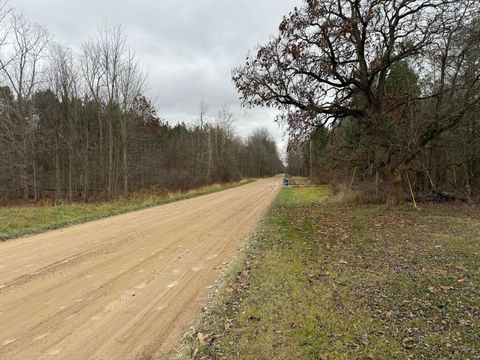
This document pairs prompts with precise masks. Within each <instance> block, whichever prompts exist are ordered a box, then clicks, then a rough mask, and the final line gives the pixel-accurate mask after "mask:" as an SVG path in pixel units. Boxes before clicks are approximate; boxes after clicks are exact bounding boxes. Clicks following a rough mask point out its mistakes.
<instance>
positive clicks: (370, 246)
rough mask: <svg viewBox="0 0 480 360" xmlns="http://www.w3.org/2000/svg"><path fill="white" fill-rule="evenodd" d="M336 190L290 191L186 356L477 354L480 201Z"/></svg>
mask: <svg viewBox="0 0 480 360" xmlns="http://www.w3.org/2000/svg"><path fill="white" fill-rule="evenodd" d="M328 196H329V195H328V189H326V188H323V187H319V188H316V189H315V190H311V188H299V189H284V190H283V191H282V193H281V194H280V195H279V197H278V199H277V200H276V201H275V203H274V204H273V205H272V206H271V207H270V209H269V210H268V212H267V214H266V216H265V218H264V219H263V221H262V223H261V224H260V226H259V229H258V231H257V232H256V234H255V235H254V236H253V239H252V241H251V242H250V245H249V247H248V248H247V249H246V250H245V252H244V254H243V255H242V256H241V257H240V258H239V259H238V260H237V262H236V263H235V265H234V267H233V268H232V269H231V270H230V272H229V275H228V279H227V285H226V286H225V287H224V289H223V290H221V291H220V293H219V294H218V295H217V297H216V299H215V301H214V302H213V304H214V305H213V306H212V307H211V309H210V310H209V311H208V312H207V313H206V315H205V316H204V318H203V320H202V321H201V323H200V324H199V325H198V327H197V330H196V333H195V334H196V335H192V336H190V338H189V340H188V341H187V342H188V344H187V345H186V346H185V347H184V348H183V349H184V352H183V355H182V356H183V358H195V359H321V360H325V359H363V360H374V359H480V270H479V267H478V264H479V263H480V220H479V219H480V217H479V216H478V215H479V211H478V209H474V208H467V207H465V206H454V207H452V206H429V207H425V208H424V210H423V211H421V212H418V211H415V210H413V209H410V208H406V207H405V208H397V209H392V210H386V209H384V208H382V207H376V206H365V205H363V206H353V205H345V204H342V203H338V202H336V201H325V200H326V199H327V198H328ZM185 349H186V350H185Z"/></svg>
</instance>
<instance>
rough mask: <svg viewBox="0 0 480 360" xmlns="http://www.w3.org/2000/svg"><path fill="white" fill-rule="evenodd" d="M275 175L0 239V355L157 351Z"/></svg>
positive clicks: (183, 322)
mask: <svg viewBox="0 0 480 360" xmlns="http://www.w3.org/2000/svg"><path fill="white" fill-rule="evenodd" d="M279 183H280V179H279V178H274V179H266V180H259V181H257V182H255V183H252V184H248V185H244V186H241V187H238V188H234V189H230V190H226V191H222V192H218V193H215V194H211V195H206V196H201V197H198V198H194V199H190V200H185V201H180V202H176V203H172V204H168V205H164V206H159V207H155V208H150V209H147V210H142V211H137V212H133V213H129V214H125V215H120V216H116V217H112V218H107V219H103V220H98V221H94V222H90V223H86V224H81V225H76V226H72V227H69V228H65V229H61V230H56V231H52V232H48V233H45V234H40V235H35V236H30V237H26V238H22V239H17V240H11V241H8V242H5V243H0V359H8V360H15V359H22V360H29V359H68V360H73V359H82V360H83V359H105V360H107V359H108V360H110V359H142V358H162V354H164V353H166V352H168V351H169V350H171V348H172V346H173V345H174V344H175V343H176V342H177V341H178V340H179V338H180V337H181V335H182V334H183V332H184V331H185V330H186V329H187V328H188V326H189V325H191V324H192V322H193V321H194V319H195V317H196V316H197V314H198V312H199V310H200V308H201V307H202V306H203V305H204V304H205V300H206V296H207V294H208V292H209V290H208V287H210V286H211V285H212V284H213V283H214V280H215V278H216V277H217V276H218V275H219V271H221V270H220V268H222V264H224V263H225V262H228V261H229V260H230V259H231V257H232V256H233V255H234V254H235V252H236V251H237V249H238V248H239V246H240V245H241V243H242V240H243V239H244V238H245V236H246V235H247V234H248V232H249V231H250V230H251V229H252V227H253V226H254V224H255V223H256V221H257V219H258V217H259V216H260V215H261V213H262V212H263V210H264V209H265V208H266V207H267V205H268V204H269V203H270V202H271V201H272V199H273V198H274V197H275V196H276V194H277V192H278V191H279V188H280V186H279Z"/></svg>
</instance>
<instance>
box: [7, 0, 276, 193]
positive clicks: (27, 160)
mask: <svg viewBox="0 0 480 360" xmlns="http://www.w3.org/2000/svg"><path fill="white" fill-rule="evenodd" d="M146 81H147V78H146V75H145V73H144V72H143V71H142V70H141V66H140V64H139V62H138V59H137V58H136V57H135V54H134V52H133V51H132V50H131V49H130V48H129V47H128V46H127V38H126V34H125V31H124V29H123V28H122V27H121V26H113V27H104V28H102V29H101V30H100V31H99V32H98V34H96V36H94V37H92V38H91V39H90V40H88V41H86V42H84V43H83V44H82V46H81V48H80V49H79V50H78V51H73V50H72V49H71V48H70V47H69V46H67V45H63V44H60V43H57V42H55V41H54V40H53V38H52V36H51V35H50V34H49V32H48V31H47V30H46V29H45V28H43V27H42V26H40V25H38V24H35V23H33V22H31V21H30V20H29V19H27V18H26V17H25V16H24V15H23V14H22V13H20V12H18V11H16V10H15V9H11V8H9V7H8V6H7V4H6V3H2V5H1V6H0V154H1V156H0V199H19V198H23V199H34V200H37V199H41V198H44V197H51V198H55V199H69V200H74V199H83V200H88V199H89V198H92V197H108V198H113V197H115V196H117V195H119V194H125V193H128V192H129V191H132V190H138V189H146V188H152V187H154V188H158V189H165V190H181V189H188V188H192V187H195V186H199V185H204V184H210V183H213V182H228V181H235V180H238V179H240V177H243V176H251V177H261V176H269V175H273V174H276V173H278V172H279V171H281V169H282V168H283V165H282V163H281V161H280V159H279V156H278V152H277V149H276V145H275V142H274V140H273V139H272V137H271V135H270V134H269V133H268V132H267V131H266V130H264V129H257V130H255V131H254V132H253V133H252V134H251V136H249V137H248V138H247V139H241V138H240V137H239V136H238V135H237V134H236V133H235V128H234V122H233V115H232V114H231V112H230V111H229V109H228V108H227V107H225V108H223V109H221V110H220V111H219V112H218V113H217V114H216V115H215V116H213V117H208V118H207V114H206V112H207V106H206V105H205V104H202V105H201V108H200V114H199V117H198V119H196V122H195V123H193V124H191V125H186V124H184V123H181V124H169V123H167V122H165V121H163V120H161V118H160V117H159V116H158V114H157V110H156V109H155V107H154V105H153V104H152V102H151V100H150V99H148V98H147V97H146V96H145V83H146Z"/></svg>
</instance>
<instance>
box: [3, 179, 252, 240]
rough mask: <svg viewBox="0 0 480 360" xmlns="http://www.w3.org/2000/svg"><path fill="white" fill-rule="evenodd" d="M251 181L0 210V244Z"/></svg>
mask: <svg viewBox="0 0 480 360" xmlns="http://www.w3.org/2000/svg"><path fill="white" fill-rule="evenodd" d="M253 181H254V180H242V181H240V182H237V183H228V184H215V185H210V186H205V187H202V188H199V189H195V190H191V191H188V192H177V193H168V194H164V195H145V194H140V193H139V194H133V195H130V196H129V197H128V198H124V199H120V200H116V201H102V202H94V203H73V204H64V205H57V206H52V205H44V206H42V205H32V206H12V207H0V241H4V240H8V239H13V238H17V237H20V236H23V235H28V234H35V233H40V232H44V231H47V230H53V229H58V228H61V227H65V226H68V225H73V224H78V223H83V222H87V221H91V220H96V219H100V218H104V217H108V216H113V215H118V214H123V213H126V212H130V211H135V210H140V209H145V208H148V207H152V206H157V205H162V204H167V203H170V202H174V201H179V200H185V199H190V198H193V197H196V196H200V195H206V194H211V193H214V192H217V191H222V190H226V189H231V188H234V187H237V186H241V185H245V184H248V183H251V182H253Z"/></svg>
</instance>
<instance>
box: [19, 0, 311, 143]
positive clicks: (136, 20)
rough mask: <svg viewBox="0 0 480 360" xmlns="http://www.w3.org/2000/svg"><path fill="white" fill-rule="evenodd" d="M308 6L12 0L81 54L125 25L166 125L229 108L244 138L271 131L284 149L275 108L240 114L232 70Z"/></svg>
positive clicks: (272, 0)
mask: <svg viewBox="0 0 480 360" xmlns="http://www.w3.org/2000/svg"><path fill="white" fill-rule="evenodd" d="M301 3H302V0H284V1H279V0H227V1H225V0H223V1H222V0H175V1H174V0H157V1H155V0H140V1H134V0H123V1H118V0H117V1H114V0H95V1H94V0H84V1H78V0H77V1H68V2H67V1H64V0H42V1H33V0H11V1H10V5H12V6H14V7H16V8H18V9H21V10H23V11H24V12H25V13H26V15H27V16H28V17H29V18H31V19H32V20H33V21H35V22H38V23H40V24H41V25H43V26H45V27H46V28H48V29H49V31H50V32H51V33H52V34H53V35H54V37H55V38H56V39H57V40H58V41H60V42H62V43H68V44H70V45H72V46H73V47H74V48H78V47H79V46H80V44H81V43H82V42H83V41H85V40H87V39H88V38H89V37H91V36H93V35H94V34H95V33H96V31H97V29H98V28H99V27H100V26H102V25H103V24H105V23H111V24H117V23H122V24H123V25H124V26H125V29H126V32H127V34H128V37H129V43H130V47H131V48H132V49H133V50H134V51H135V52H136V54H137V56H138V58H139V60H140V62H141V63H142V65H143V67H144V68H145V70H146V71H147V72H148V74H149V80H148V87H149V95H150V96H153V97H156V98H157V99H158V100H157V106H158V108H159V113H160V115H161V117H162V118H164V119H165V120H167V121H169V122H171V123H174V122H177V121H184V122H187V123H188V122H192V121H194V119H195V118H196V117H197V113H198V111H199V104H200V102H201V101H205V102H207V103H208V104H209V113H210V114H209V115H210V116H213V115H215V113H216V111H218V109H219V108H220V107H222V106H223V105H225V104H226V105H229V106H230V108H231V110H232V111H233V112H234V113H235V116H236V127H237V129H238V131H239V133H240V134H241V135H243V136H246V135H247V134H248V133H249V132H250V131H251V130H252V129H253V128H254V127H258V126H265V127H267V128H268V129H269V130H270V131H271V132H272V134H274V136H275V138H276V140H277V142H278V144H279V145H280V146H283V144H284V141H283V136H282V135H283V131H282V130H281V129H279V127H278V126H277V125H276V124H275V123H274V121H273V119H274V117H275V112H274V111H272V110H269V109H252V110H248V109H242V108H241V106H240V102H239V100H238V94H237V93H236V91H235V89H234V87H233V84H232V82H231V70H232V68H233V67H234V66H237V65H241V64H242V63H243V62H244V59H245V56H246V55H247V53H248V51H249V50H252V49H254V48H255V46H256V45H257V44H258V43H262V42H265V41H267V40H268V38H269V36H270V35H272V34H274V33H275V32H276V31H277V28H278V24H279V23H280V21H281V19H282V16H283V15H286V14H287V13H288V12H289V11H291V10H292V9H293V8H294V7H295V6H299V5H301Z"/></svg>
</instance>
